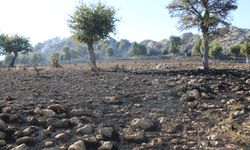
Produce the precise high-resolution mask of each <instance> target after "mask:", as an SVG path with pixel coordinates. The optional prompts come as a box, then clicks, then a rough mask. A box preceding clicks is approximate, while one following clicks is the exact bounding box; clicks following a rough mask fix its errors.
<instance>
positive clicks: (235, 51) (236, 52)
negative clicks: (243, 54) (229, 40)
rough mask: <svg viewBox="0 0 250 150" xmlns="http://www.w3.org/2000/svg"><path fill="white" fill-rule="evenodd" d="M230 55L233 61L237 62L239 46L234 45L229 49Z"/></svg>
mask: <svg viewBox="0 0 250 150" xmlns="http://www.w3.org/2000/svg"><path fill="white" fill-rule="evenodd" d="M230 53H231V54H232V55H233V56H234V57H235V60H237V57H239V56H240V45H239V44H236V45H233V46H231V47H230Z"/></svg>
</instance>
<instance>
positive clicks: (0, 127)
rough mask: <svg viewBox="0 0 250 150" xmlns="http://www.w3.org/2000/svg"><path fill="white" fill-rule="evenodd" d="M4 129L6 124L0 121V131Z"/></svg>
mask: <svg viewBox="0 0 250 150" xmlns="http://www.w3.org/2000/svg"><path fill="white" fill-rule="evenodd" d="M6 127H7V126H6V123H5V122H4V121H3V120H1V119H0V130H4V129H5V128H6Z"/></svg>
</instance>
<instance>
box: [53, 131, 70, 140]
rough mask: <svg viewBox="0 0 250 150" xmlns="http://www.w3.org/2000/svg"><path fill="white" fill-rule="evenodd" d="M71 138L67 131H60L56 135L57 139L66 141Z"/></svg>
mask: <svg viewBox="0 0 250 150" xmlns="http://www.w3.org/2000/svg"><path fill="white" fill-rule="evenodd" d="M68 138H69V136H68V134H66V133H59V134H57V135H56V136H55V139H56V140H61V141H66V140H67V139H68Z"/></svg>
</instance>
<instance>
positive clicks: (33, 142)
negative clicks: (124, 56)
mask: <svg viewBox="0 0 250 150" xmlns="http://www.w3.org/2000/svg"><path fill="white" fill-rule="evenodd" d="M125 62H126V61H125ZM125 62H124V61H121V62H120V63H118V62H106V63H102V64H101V65H100V66H101V68H102V69H103V70H101V71H100V72H98V73H93V72H89V71H87V70H86V65H70V66H63V67H62V68H58V69H52V68H49V67H40V68H39V67H38V68H37V67H31V68H23V67H17V68H16V69H8V68H1V70H0V149H7V150H8V149H13V150H27V149H30V150H34V149H37V150H40V149H43V150H57V149H62V150H64V149H69V150H84V149H87V150H95V149H99V150H111V149H112V150H115V149H119V150H120V149H121V150H130V149H134V150H139V149H178V150H179V149H187V150H188V149H219V150H220V149H221V150H224V149H228V150H237V149H243V150H247V149H249V147H250V71H249V70H250V66H249V65H242V64H238V65H235V64H233V63H218V62H216V63H214V64H211V66H212V68H213V67H215V66H216V68H219V69H220V70H216V69H211V71H209V72H206V73H204V72H203V71H201V70H199V69H197V67H198V66H199V64H198V63H197V64H196V63H194V61H192V60H190V61H189V60H186V61H181V62H180V61H175V60H173V61H169V60H168V61H166V60H161V61H151V60H143V61H140V60H137V61H127V62H126V63H125ZM163 62H164V63H163ZM194 68H195V69H194ZM233 68H236V69H233ZM184 69H185V70H184Z"/></svg>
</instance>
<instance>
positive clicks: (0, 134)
mask: <svg viewBox="0 0 250 150" xmlns="http://www.w3.org/2000/svg"><path fill="white" fill-rule="evenodd" d="M6 136H7V134H6V133H5V132H3V131H0V140H4V139H5V138H6Z"/></svg>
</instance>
